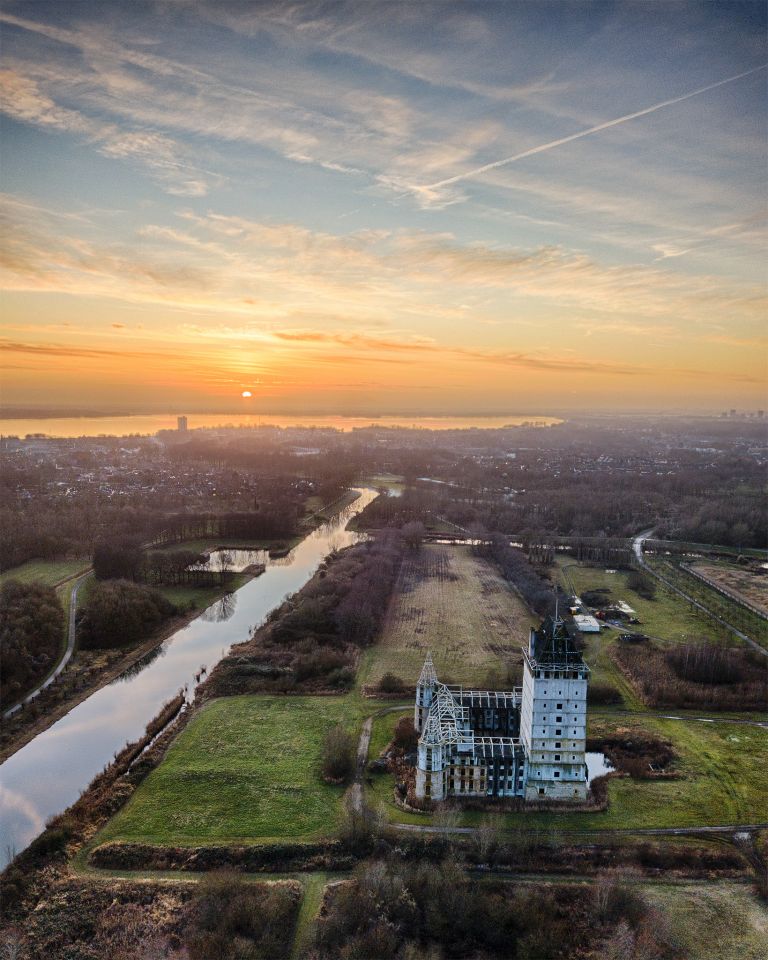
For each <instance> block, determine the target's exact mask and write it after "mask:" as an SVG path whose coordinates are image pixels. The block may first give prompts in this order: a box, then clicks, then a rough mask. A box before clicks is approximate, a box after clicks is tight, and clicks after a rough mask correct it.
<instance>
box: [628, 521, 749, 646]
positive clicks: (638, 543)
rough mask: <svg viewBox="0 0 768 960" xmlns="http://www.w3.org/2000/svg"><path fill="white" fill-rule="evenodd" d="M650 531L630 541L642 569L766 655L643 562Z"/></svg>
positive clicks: (639, 534) (724, 621) (720, 618)
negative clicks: (644, 546) (644, 545)
mask: <svg viewBox="0 0 768 960" xmlns="http://www.w3.org/2000/svg"><path fill="white" fill-rule="evenodd" d="M652 533H653V527H651V529H650V530H643V532H642V533H638V535H637V536H636V537H635V539H634V540H633V541H632V549H633V550H634V553H635V558H636V559H637V562H638V564H639V565H640V566H641V567H642V568H643V570H645V571H647V572H648V573H649V574H650V575H651V576H652V577H655V578H656V579H657V580H661V582H662V583H663V584H664V585H665V586H666V587H668V588H669V589H670V590H671V591H672V592H673V593H676V594H677V595H678V596H680V597H682V598H683V599H684V600H687V601H688V603H691V604H693V606H694V607H697V608H698V609H699V610H701V611H702V613H705V614H706V615H707V616H708V617H710V618H711V619H713V620H716V621H717V622H718V623H719V624H721V625H722V626H724V627H726V629H728V630H730V631H731V633H734V634H735V635H736V636H737V637H738V638H739V639H740V640H743V641H744V643H747V644H749V646H750V647H752V649H753V650H757V652H758V653H761V654H762V655H763V656H764V657H768V650H766V649H765V647H761V646H760V644H759V643H755V641H754V640H753V639H752V638H751V637H748V636H747V635H746V633H742V632H741V630H737V629H736V627H734V626H733V624H732V623H728V621H727V620H723V618H722V617H718V616H717V615H716V614H714V613H712V611H711V610H708V609H707V607H705V606H704V605H703V604H701V603H699V601H698V600H694V598H693V597H691V596H689V595H688V594H687V593H684V592H683V591H682V590H680V589H679V588H678V587H676V586H675V585H674V584H673V583H670V581H669V580H667V578H666V577H663V576H662V575H661V574H660V573H657V571H656V570H654V569H653V567H650V566H649V565H648V564H647V563H646V562H645V559H644V558H643V543H644V541H646V540H647V539H648V538H649V537H650V535H651V534H652Z"/></svg>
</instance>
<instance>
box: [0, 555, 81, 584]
mask: <svg viewBox="0 0 768 960" xmlns="http://www.w3.org/2000/svg"><path fill="white" fill-rule="evenodd" d="M90 565H91V564H90V561H88V560H28V561H27V562H26V563H22V564H21V566H18V567H13V568H11V569H10V570H6V571H5V573H0V584H2V583H5V582H6V580H19V581H21V583H44V584H45V585H46V586H47V587H53V586H55V585H56V584H57V583H60V582H61V581H62V580H65V579H66V578H67V577H74V576H75V575H76V574H78V573H83V571H85V570H87V569H88V567H90Z"/></svg>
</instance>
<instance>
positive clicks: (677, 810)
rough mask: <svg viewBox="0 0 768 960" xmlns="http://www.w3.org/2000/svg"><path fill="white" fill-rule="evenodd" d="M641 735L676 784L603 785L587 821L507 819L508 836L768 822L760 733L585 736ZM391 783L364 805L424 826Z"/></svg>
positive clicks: (380, 783) (669, 726)
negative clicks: (671, 767)
mask: <svg viewBox="0 0 768 960" xmlns="http://www.w3.org/2000/svg"><path fill="white" fill-rule="evenodd" d="M399 716H400V715H397V714H389V715H387V716H384V717H380V718H378V719H376V720H375V721H374V725H373V732H372V736H371V749H370V752H369V756H370V757H372V758H373V757H375V756H378V754H379V752H380V750H381V749H382V748H383V747H385V746H386V744H387V743H388V742H389V740H390V739H391V736H392V731H393V729H394V726H395V724H396V723H397V720H398V719H399ZM622 727H623V728H626V727H630V728H631V727H642V728H644V729H646V730H649V731H650V732H652V733H655V734H657V735H659V736H661V737H663V738H665V739H669V740H671V741H672V742H673V744H674V745H675V749H676V751H677V753H678V755H679V760H678V763H677V768H678V769H679V771H680V773H681V774H682V776H681V778H680V779H676V780H642V781H639V780H633V779H630V778H628V777H622V778H619V777H614V778H611V780H610V786H609V795H610V803H609V806H608V809H607V810H606V811H604V812H595V813H589V812H587V813H568V812H563V813H559V812H556V811H553V812H547V813H534V812H530V813H519V814H507V815H506V817H505V821H506V823H507V825H508V826H509V827H510V828H519V827H530V828H531V829H534V828H536V829H555V830H562V831H584V830H600V829H606V830H616V829H620V830H626V829H632V828H637V829H643V828H654V827H689V826H716V825H719V824H738V823H766V822H768V731H766V730H763V729H761V728H759V727H755V726H748V725H746V724H735V723H720V722H718V723H716V724H715V723H701V722H694V721H677V720H663V719H661V718H658V717H651V716H648V717H627V716H622V715H620V714H612V715H611V714H603V715H597V714H596V715H594V716H593V718H592V719H591V721H590V727H589V733H590V734H596V733H601V732H604V731H606V730H616V729H620V728H622ZM393 787H394V781H393V778H392V777H391V776H390V775H388V774H384V775H379V776H376V777H375V778H374V786H373V787H372V788H369V792H370V797H371V800H373V801H375V802H378V803H382V804H383V805H384V808H385V810H386V813H387V816H388V817H389V819H390V820H392V821H393V822H400V823H430V822H431V818H430V817H429V816H425V815H423V814H408V813H405V812H404V811H402V810H401V809H400V808H399V807H397V806H396V805H395V803H394V802H393V798H392V791H393ZM481 819H482V814H478V813H475V812H467V813H465V814H464V815H463V819H462V823H463V824H464V825H466V826H473V825H476V824H477V823H478V822H480V820H481Z"/></svg>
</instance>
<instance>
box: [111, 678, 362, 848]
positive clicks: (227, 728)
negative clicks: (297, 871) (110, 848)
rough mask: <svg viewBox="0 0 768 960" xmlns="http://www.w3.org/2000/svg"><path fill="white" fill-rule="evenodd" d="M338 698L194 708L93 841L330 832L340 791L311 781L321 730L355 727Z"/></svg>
mask: <svg viewBox="0 0 768 960" xmlns="http://www.w3.org/2000/svg"><path fill="white" fill-rule="evenodd" d="M360 721H361V716H360V713H359V710H358V709H357V708H355V706H354V705H353V704H352V703H351V702H349V701H348V700H347V699H346V698H343V697H260V696H255V697H229V698H227V699H223V700H216V701H214V702H213V703H210V704H209V705H207V706H206V707H204V708H203V710H201V712H200V713H199V714H198V715H197V716H196V717H195V718H194V719H193V720H192V722H191V723H190V724H189V726H188V727H187V728H186V729H185V730H184V731H183V732H182V733H181V735H180V736H179V738H178V739H177V740H176V741H175V742H174V744H173V745H172V747H171V748H170V750H169V751H168V755H167V757H166V759H165V760H164V761H163V763H162V764H161V765H160V766H159V767H158V768H157V769H156V770H154V771H153V772H152V773H151V774H150V775H149V777H147V779H146V780H145V781H144V783H142V785H141V786H140V787H139V789H138V790H137V791H136V793H135V795H134V796H133V797H132V798H131V800H130V802H129V803H128V804H127V805H126V807H125V808H124V809H123V810H122V811H121V812H120V813H119V814H118V815H117V817H115V819H114V820H112V821H111V822H110V823H109V824H108V825H107V827H106V829H105V831H104V832H103V833H102V834H101V836H100V837H99V838H98V840H99V842H104V841H107V840H124V841H135V842H142V843H155V844H168V845H173V846H186V845H191V846H194V845H198V844H203V843H265V842H270V841H286V840H298V841H301V840H311V839H314V838H316V837H319V836H330V835H332V834H333V833H334V831H335V829H336V827H337V823H338V818H339V814H340V810H341V797H342V794H343V788H342V787H339V786H332V785H330V784H326V783H324V782H323V781H322V780H321V777H320V754H321V749H322V742H323V735H324V733H325V731H326V730H327V729H328V728H329V727H330V726H332V725H334V724H336V723H339V722H341V723H344V724H345V725H348V726H349V728H350V729H354V731H355V732H357V731H358V730H359V727H360Z"/></svg>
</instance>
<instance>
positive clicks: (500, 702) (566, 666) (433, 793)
mask: <svg viewBox="0 0 768 960" xmlns="http://www.w3.org/2000/svg"><path fill="white" fill-rule="evenodd" d="M576 635H577V630H576V627H575V625H574V624H572V623H570V622H566V621H564V620H561V619H558V618H557V617H555V618H547V619H546V620H545V621H544V622H543V623H542V625H541V626H540V628H539V629H538V630H531V635H530V640H529V643H528V649H527V650H526V649H524V650H523V656H524V667H523V686H522V687H517V688H515V689H514V690H509V691H494V690H465V689H464V688H463V687H457V686H448V685H446V684H444V683H441V682H440V681H439V680H438V678H437V674H436V672H435V667H434V664H433V663H432V657H431V654H427V659H426V661H425V663H424V667H423V669H422V671H421V675H420V676H419V682H418V684H417V686H416V705H415V709H414V724H415V726H416V730H417V732H418V733H419V734H420V737H419V746H418V759H417V764H416V787H415V793H416V797H417V798H418V799H422V800H445V799H447V798H449V797H486V798H487V797H522V798H524V799H526V800H541V799H547V800H563V801H566V800H570V801H578V800H584V799H585V798H586V796H587V765H586V758H585V748H586V737H587V684H588V682H589V667H588V666H587V665H586V664H585V663H584V659H583V657H582V655H581V652H580V651H579V650H578V649H577V648H576V646H575V644H574V640H573V638H574V636H576Z"/></svg>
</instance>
